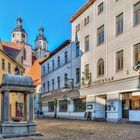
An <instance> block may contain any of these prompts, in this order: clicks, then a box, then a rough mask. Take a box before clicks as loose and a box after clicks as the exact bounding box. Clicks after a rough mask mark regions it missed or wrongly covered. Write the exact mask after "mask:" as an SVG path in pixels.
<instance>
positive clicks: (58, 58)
mask: <svg viewBox="0 0 140 140" xmlns="http://www.w3.org/2000/svg"><path fill="white" fill-rule="evenodd" d="M57 65H58V68H59V67H60V56H59V57H57Z"/></svg>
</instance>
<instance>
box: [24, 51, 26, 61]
mask: <svg viewBox="0 0 140 140" xmlns="http://www.w3.org/2000/svg"><path fill="white" fill-rule="evenodd" d="M23 58H24V60H26V50H25V49H24V50H23Z"/></svg>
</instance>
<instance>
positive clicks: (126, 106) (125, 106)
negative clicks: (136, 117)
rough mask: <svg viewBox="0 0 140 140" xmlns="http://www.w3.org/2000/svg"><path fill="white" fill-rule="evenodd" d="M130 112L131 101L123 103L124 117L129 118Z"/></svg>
mask: <svg viewBox="0 0 140 140" xmlns="http://www.w3.org/2000/svg"><path fill="white" fill-rule="evenodd" d="M129 110H130V100H123V101H122V117H123V118H126V119H127V118H129Z"/></svg>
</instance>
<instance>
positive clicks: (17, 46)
mask: <svg viewBox="0 0 140 140" xmlns="http://www.w3.org/2000/svg"><path fill="white" fill-rule="evenodd" d="M2 46H5V47H9V48H13V49H16V50H21V49H22V47H23V44H22V43H18V42H16V43H14V42H4V41H2Z"/></svg>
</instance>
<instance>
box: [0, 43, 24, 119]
mask: <svg viewBox="0 0 140 140" xmlns="http://www.w3.org/2000/svg"><path fill="white" fill-rule="evenodd" d="M16 67H18V69H19V73H20V74H24V71H25V69H24V67H23V66H22V65H21V64H20V63H18V62H17V61H15V60H14V59H13V58H12V57H10V56H8V55H7V54H6V53H5V52H4V50H3V46H2V44H1V43H0V84H1V83H2V78H3V75H4V74H15V70H16ZM0 100H1V101H2V94H1V93H0ZM9 103H10V105H9V106H10V109H9V111H10V118H13V117H22V115H23V114H22V113H23V103H24V98H23V95H22V94H18V95H17V94H16V93H11V94H10V96H9ZM0 105H1V104H0ZM20 106H21V107H20ZM1 112H2V110H1V106H0V120H1Z"/></svg>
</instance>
